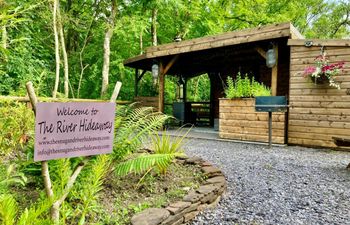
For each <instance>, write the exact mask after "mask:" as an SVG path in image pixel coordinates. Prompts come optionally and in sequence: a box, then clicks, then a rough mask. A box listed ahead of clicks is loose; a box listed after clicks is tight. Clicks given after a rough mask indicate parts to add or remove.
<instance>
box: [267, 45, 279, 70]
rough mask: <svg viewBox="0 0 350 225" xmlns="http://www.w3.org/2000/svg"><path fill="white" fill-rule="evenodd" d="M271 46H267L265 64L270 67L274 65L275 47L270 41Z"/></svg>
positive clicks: (275, 60) (275, 61)
mask: <svg viewBox="0 0 350 225" xmlns="http://www.w3.org/2000/svg"><path fill="white" fill-rule="evenodd" d="M271 46H272V48H269V50H267V52H266V66H267V67H268V68H272V67H274V66H275V65H276V63H277V59H276V49H275V46H274V45H273V44H272V43H271Z"/></svg>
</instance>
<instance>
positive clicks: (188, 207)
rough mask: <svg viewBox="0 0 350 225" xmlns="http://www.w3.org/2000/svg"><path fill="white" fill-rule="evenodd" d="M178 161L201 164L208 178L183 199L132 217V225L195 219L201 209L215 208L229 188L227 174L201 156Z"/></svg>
mask: <svg viewBox="0 0 350 225" xmlns="http://www.w3.org/2000/svg"><path fill="white" fill-rule="evenodd" d="M177 162H178V163H182V164H192V165H199V166H201V170H202V172H203V173H204V175H205V176H206V180H205V181H204V182H203V184H201V186H199V188H197V189H196V190H192V191H190V192H188V193H187V195H186V196H184V197H183V199H182V200H181V201H177V202H174V203H170V204H169V205H168V206H167V207H165V208H148V209H145V210H144V211H142V212H140V213H137V214H135V215H134V216H133V217H132V218H131V224H132V225H180V224H186V223H188V222H189V221H191V220H192V219H194V218H195V217H196V216H197V215H198V214H199V213H200V212H201V211H203V210H205V209H208V208H214V207H216V205H217V204H218V203H219V201H220V199H221V196H222V195H223V193H224V192H225V191H226V189H227V183H226V179H225V176H224V175H223V173H222V172H221V170H220V169H218V168H217V167H215V166H213V165H212V164H211V163H209V162H206V161H204V160H203V159H202V158H200V157H197V156H195V157H189V158H188V157H180V158H177Z"/></svg>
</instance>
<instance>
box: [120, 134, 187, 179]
mask: <svg viewBox="0 0 350 225" xmlns="http://www.w3.org/2000/svg"><path fill="white" fill-rule="evenodd" d="M180 130H181V129H180ZM188 132H189V131H187V133H188ZM187 133H185V135H183V136H177V137H174V138H173V139H172V138H171V137H170V135H168V134H167V133H166V131H163V132H162V135H161V136H160V135H159V134H158V133H157V132H155V134H154V135H153V136H152V147H153V149H152V150H153V151H154V153H153V154H141V155H139V156H137V157H136V158H133V159H130V160H128V161H126V162H123V163H120V164H119V165H117V167H116V168H115V172H116V174H117V175H119V176H125V175H127V174H129V173H132V172H133V173H135V174H142V173H146V174H147V173H149V172H150V171H151V170H152V169H153V168H156V169H157V170H158V171H159V172H160V174H163V175H164V174H165V173H166V171H167V169H168V167H169V165H170V164H171V163H172V161H173V160H174V158H175V157H176V156H181V155H184V153H183V149H182V147H183V139H184V138H185V136H186V135H187Z"/></svg>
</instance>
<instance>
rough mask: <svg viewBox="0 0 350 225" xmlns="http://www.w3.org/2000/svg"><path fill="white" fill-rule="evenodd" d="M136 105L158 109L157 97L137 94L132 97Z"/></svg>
mask: <svg viewBox="0 0 350 225" xmlns="http://www.w3.org/2000/svg"><path fill="white" fill-rule="evenodd" d="M134 102H136V106H137V107H153V108H154V111H158V107H159V104H158V102H159V97H158V96H156V97H147V96H137V97H135V98H134Z"/></svg>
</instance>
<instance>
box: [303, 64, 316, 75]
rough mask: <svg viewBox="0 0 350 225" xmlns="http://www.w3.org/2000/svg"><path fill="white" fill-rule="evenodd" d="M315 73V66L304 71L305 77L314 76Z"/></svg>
mask: <svg viewBox="0 0 350 225" xmlns="http://www.w3.org/2000/svg"><path fill="white" fill-rule="evenodd" d="M315 71H316V67H314V66H309V67H306V68H305V70H304V77H307V76H309V75H311V74H313V73H314V72H315Z"/></svg>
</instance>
